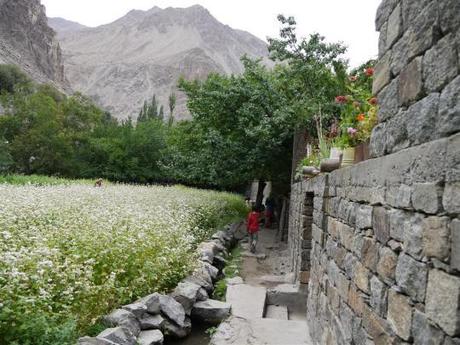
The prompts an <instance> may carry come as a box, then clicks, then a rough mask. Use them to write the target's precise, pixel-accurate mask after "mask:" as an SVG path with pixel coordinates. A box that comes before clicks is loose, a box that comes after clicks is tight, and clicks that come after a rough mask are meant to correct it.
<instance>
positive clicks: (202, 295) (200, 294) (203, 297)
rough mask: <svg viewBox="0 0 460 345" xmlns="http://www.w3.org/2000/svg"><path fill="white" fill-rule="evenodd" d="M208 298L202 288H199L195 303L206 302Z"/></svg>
mask: <svg viewBox="0 0 460 345" xmlns="http://www.w3.org/2000/svg"><path fill="white" fill-rule="evenodd" d="M208 298H209V295H208V293H207V292H206V290H205V289H203V288H202V287H200V289H199V290H198V293H197V295H196V300H197V301H206V300H207V299H208Z"/></svg>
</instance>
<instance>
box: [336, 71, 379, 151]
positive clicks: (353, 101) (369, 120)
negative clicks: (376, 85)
mask: <svg viewBox="0 0 460 345" xmlns="http://www.w3.org/2000/svg"><path fill="white" fill-rule="evenodd" d="M366 65H367V66H365V67H363V68H359V69H357V70H355V71H352V72H351V73H350V76H349V78H348V80H347V81H346V84H345V87H346V91H347V94H346V95H338V96H337V97H335V102H336V104H337V105H338V106H339V107H340V122H339V124H338V126H337V128H336V129H335V130H336V132H337V138H336V144H337V146H340V147H354V146H356V145H358V144H359V143H362V142H366V141H368V140H369V138H370V135H371V132H372V128H373V127H374V126H375V124H376V123H377V99H376V98H375V97H373V96H372V79H373V75H374V68H373V67H372V66H373V62H370V63H368V64H366Z"/></svg>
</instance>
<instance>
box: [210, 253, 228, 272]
mask: <svg viewBox="0 0 460 345" xmlns="http://www.w3.org/2000/svg"><path fill="white" fill-rule="evenodd" d="M226 264H227V260H225V259H224V258H223V257H222V256H221V255H216V256H214V261H213V262H212V265H213V266H214V267H216V268H217V269H218V270H219V271H222V270H223V269H224V267H225V265H226Z"/></svg>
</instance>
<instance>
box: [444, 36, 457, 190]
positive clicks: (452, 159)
mask: <svg viewBox="0 0 460 345" xmlns="http://www.w3.org/2000/svg"><path fill="white" fill-rule="evenodd" d="M459 37H460V36H459ZM459 86H460V84H459ZM459 97H460V96H459ZM446 162H448V165H447V166H446V181H445V182H446V183H452V182H455V181H457V182H458V181H460V133H457V134H455V135H452V136H450V137H449V138H448V139H447V155H446Z"/></svg>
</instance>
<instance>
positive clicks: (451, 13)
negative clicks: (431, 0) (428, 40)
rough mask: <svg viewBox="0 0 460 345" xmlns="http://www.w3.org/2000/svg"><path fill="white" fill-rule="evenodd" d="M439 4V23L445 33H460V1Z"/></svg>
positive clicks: (452, 0)
mask: <svg viewBox="0 0 460 345" xmlns="http://www.w3.org/2000/svg"><path fill="white" fill-rule="evenodd" d="M438 4H439V16H440V18H439V23H440V25H441V30H442V32H443V33H447V32H456V31H457V32H458V29H459V27H460V20H459V19H458V14H459V13H460V2H459V1H458V0H443V1H438Z"/></svg>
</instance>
